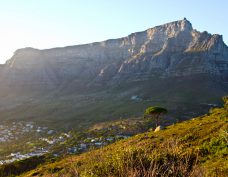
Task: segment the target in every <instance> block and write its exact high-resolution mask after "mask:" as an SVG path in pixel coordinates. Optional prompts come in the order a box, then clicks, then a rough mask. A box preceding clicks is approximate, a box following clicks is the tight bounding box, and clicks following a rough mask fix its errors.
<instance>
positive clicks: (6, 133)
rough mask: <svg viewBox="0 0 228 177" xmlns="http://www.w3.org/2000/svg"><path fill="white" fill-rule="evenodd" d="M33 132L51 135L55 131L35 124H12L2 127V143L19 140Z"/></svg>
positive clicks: (0, 138)
mask: <svg viewBox="0 0 228 177" xmlns="http://www.w3.org/2000/svg"><path fill="white" fill-rule="evenodd" d="M31 132H34V133H46V134H48V135H51V134H53V133H54V130H48V127H40V126H36V125H35V124H34V123H33V122H12V123H11V124H7V125H0V143H5V142H9V141H14V140H17V139H18V138H19V137H20V136H23V135H26V134H30V133H31Z"/></svg>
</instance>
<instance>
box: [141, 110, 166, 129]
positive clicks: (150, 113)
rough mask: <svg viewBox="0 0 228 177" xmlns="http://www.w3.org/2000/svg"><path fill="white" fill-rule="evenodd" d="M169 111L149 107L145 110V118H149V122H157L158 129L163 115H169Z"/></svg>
mask: <svg viewBox="0 0 228 177" xmlns="http://www.w3.org/2000/svg"><path fill="white" fill-rule="evenodd" d="M167 112H168V111H167V110H166V109H165V108H162V107H148V108H147V109H146V110H145V113H144V117H149V120H151V121H153V120H154V121H155V123H156V127H157V126H158V124H159V120H160V118H161V116H162V115H164V114H167Z"/></svg>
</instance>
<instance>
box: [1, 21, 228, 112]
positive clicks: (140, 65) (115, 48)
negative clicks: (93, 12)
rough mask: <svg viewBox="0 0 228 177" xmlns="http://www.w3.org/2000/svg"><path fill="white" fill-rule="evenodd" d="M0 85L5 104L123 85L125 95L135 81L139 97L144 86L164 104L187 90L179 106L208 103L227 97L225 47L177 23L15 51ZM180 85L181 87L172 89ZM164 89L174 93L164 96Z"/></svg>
mask: <svg viewBox="0 0 228 177" xmlns="http://www.w3.org/2000/svg"><path fill="white" fill-rule="evenodd" d="M189 78H190V80H189ZM198 78H201V79H198ZM206 81H208V82H207V83H206V84H203V83H202V82H206ZM0 82H1V85H0V95H1V96H3V97H5V96H9V97H11V103H12V100H14V98H15V97H16V98H19V97H22V95H25V96H27V95H30V96H33V95H37V94H38V95H40V93H42V95H48V94H50V93H53V92H58V95H61V93H63V92H64V93H68V92H69V93H73V94H76V93H77V94H80V93H82V92H83V93H84V92H87V93H90V91H88V90H91V89H95V90H97V91H100V90H105V89H106V90H107V89H110V88H113V87H116V86H117V85H118V86H123V85H126V89H125V90H124V91H126V90H129V89H132V88H133V87H130V86H129V85H128V84H132V83H138V82H143V83H140V89H141V91H140V93H143V92H144V91H145V90H143V89H142V88H144V85H143V84H144V83H149V82H150V83H153V84H152V85H150V86H148V85H147V86H146V87H147V93H148V95H150V94H151V95H152V93H151V92H155V94H156V96H157V97H161V96H163V99H165V100H168V99H170V95H174V96H173V98H172V99H177V97H179V95H178V96H175V94H174V93H173V92H175V93H178V94H179V93H182V92H184V90H186V88H189V87H192V89H193V90H194V93H193V92H192V93H187V92H186V93H185V95H184V96H183V95H182V96H180V97H182V98H181V100H182V101H185V102H188V101H187V99H186V95H188V97H192V96H193V97H194V96H195V97H200V98H207V99H208V97H210V98H212V100H213V93H218V94H217V95H216V98H217V97H218V96H222V95H224V94H226V93H228V87H227V83H228V47H227V46H226V44H225V43H224V42H223V39H222V36H221V35H217V34H214V35H211V34H209V33H208V32H202V33H201V32H199V31H197V30H195V29H193V27H192V25H191V23H190V22H189V21H188V20H186V19H183V20H180V21H175V22H171V23H167V24H164V25H161V26H156V27H154V28H150V29H148V30H146V31H142V32H137V33H132V34H130V35H129V36H127V37H123V38H119V39H111V40H107V41H103V42H96V43H91V44H85V45H76V46H68V47H63V48H53V49H46V50H38V49H33V48H24V49H19V50H17V51H16V52H15V54H14V56H13V57H12V58H11V59H10V60H8V61H7V62H6V63H5V64H4V65H2V66H0ZM180 82H182V83H180ZM167 84H168V85H167ZM181 84H182V85H183V87H178V88H176V86H178V85H181ZM134 86H135V85H134ZM138 86H139V84H136V87H138ZM166 87H167V88H170V89H171V88H174V87H175V89H174V90H173V91H169V92H167V88H166ZM200 89H202V90H201V91H200V92H197V93H196V92H195V91H196V90H200ZM210 89H213V91H210ZM86 90H87V91H86ZM148 90H149V91H148ZM204 91H205V92H208V94H207V96H205V95H203V94H205V93H204ZM212 92H213V93H212ZM199 93H200V94H199ZM201 93H203V94H201ZM121 94H124V93H122V91H121V93H120V92H118V93H117V96H118V95H121ZM132 94H133V91H132ZM137 94H138V93H137ZM164 94H165V95H168V96H164ZM36 99H37V100H39V99H40V97H37V98H36ZM207 99H202V100H207ZM25 100H26V99H25ZM4 104H5V103H4ZM0 106H1V104H0ZM6 107H7V106H6ZM56 109H58V108H56ZM15 114H16V113H15Z"/></svg>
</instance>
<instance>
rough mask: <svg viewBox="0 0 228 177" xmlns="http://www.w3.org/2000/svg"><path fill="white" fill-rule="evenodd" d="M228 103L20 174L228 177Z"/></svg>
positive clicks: (100, 176)
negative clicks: (162, 128)
mask: <svg viewBox="0 0 228 177" xmlns="http://www.w3.org/2000/svg"><path fill="white" fill-rule="evenodd" d="M227 106H228V102H227V105H226V106H225V107H224V108H215V109H213V110H211V111H210V113H208V114H207V115H204V116H200V117H197V118H194V119H191V120H189V121H185V122H182V123H178V124H175V125H172V126H169V127H166V129H165V130H161V131H159V132H146V133H143V134H139V135H136V136H134V137H132V138H129V139H126V140H122V141H119V142H116V143H115V144H112V145H109V146H107V147H104V148H101V149H98V150H93V151H90V152H88V153H84V154H81V155H76V156H69V157H66V158H65V159H63V160H60V161H57V162H54V163H50V164H46V165H43V166H40V167H38V168H37V169H35V170H32V171H31V172H29V173H26V174H23V175H22V176H77V175H78V174H80V176H99V177H102V176H140V175H145V176H190V175H193V176H204V175H209V176H226V175H228V141H227V140H228V123H227V121H228V107H227Z"/></svg>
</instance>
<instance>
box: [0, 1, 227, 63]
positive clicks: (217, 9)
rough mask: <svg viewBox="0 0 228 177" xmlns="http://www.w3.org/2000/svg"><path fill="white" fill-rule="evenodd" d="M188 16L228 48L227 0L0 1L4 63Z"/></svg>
mask: <svg viewBox="0 0 228 177" xmlns="http://www.w3.org/2000/svg"><path fill="white" fill-rule="evenodd" d="M184 17H186V18H187V19H188V20H189V21H190V22H191V23H192V25H193V28H195V29H197V30H199V31H205V30H206V31H208V32H210V33H218V34H222V35H223V37H224V41H225V42H226V44H228V30H227V27H228V0H216V1H215V0H191V1H184V0H173V1H170V0H0V23H1V24H0V63H4V62H5V60H6V59H9V58H10V57H11V56H12V55H13V52H14V51H15V50H16V49H18V48H24V47H34V48H39V49H44V48H52V47H61V46H67V45H76V44H81V43H89V42H95V41H102V40H106V39H110V38H118V37H123V36H126V35H128V34H130V33H132V32H137V31H142V30H146V29H147V28H150V27H153V26H156V25H160V24H163V23H167V22H171V21H175V20H180V19H183V18H184Z"/></svg>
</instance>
